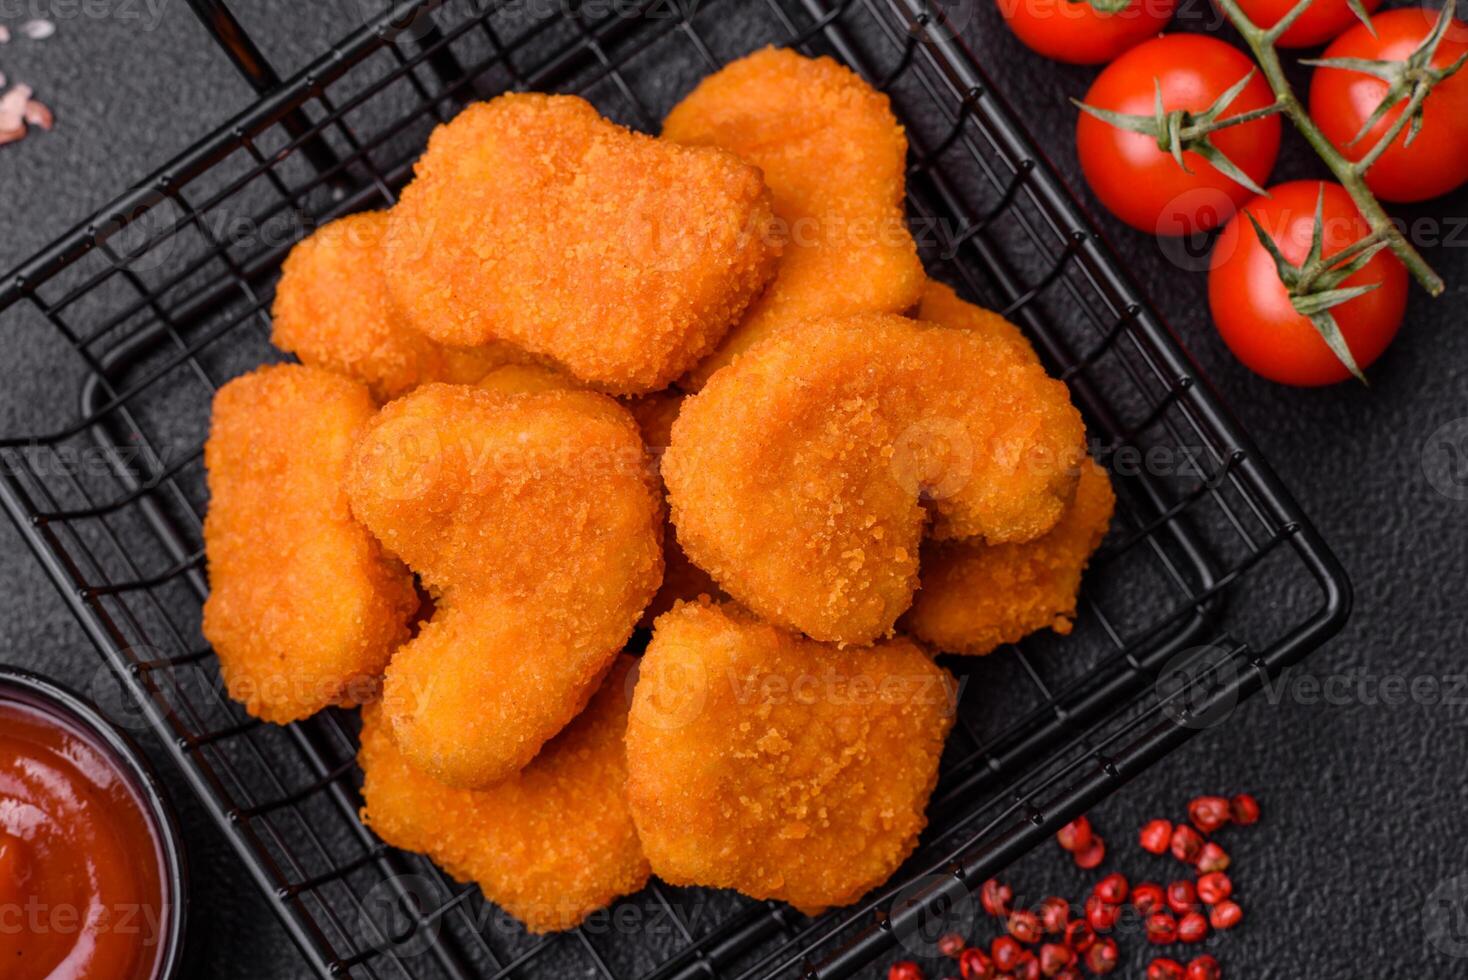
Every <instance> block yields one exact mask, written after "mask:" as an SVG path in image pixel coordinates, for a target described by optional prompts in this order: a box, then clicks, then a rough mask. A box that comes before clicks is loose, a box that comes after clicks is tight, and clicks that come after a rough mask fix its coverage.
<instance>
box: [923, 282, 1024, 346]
mask: <svg viewBox="0 0 1468 980" xmlns="http://www.w3.org/2000/svg"><path fill="white" fill-rule="evenodd" d="M913 316H914V317H915V318H916V319H918V320H925V321H927V322H928V323H936V324H938V325H939V326H944V327H952V328H953V329H955V330H969V331H972V332H974V333H980V334H983V335H985V336H986V337H989V338H991V339H993V340H997V341H999V342H1001V343H1003V344H1005V345H1006V346H1007V347H1009V348H1010V351H1011V353H1012V354H1013V356H1014V357H1015V358H1017V359H1018V360H1021V361H1028V362H1033V363H1035V364H1039V363H1040V358H1039V355H1037V354H1036V353H1035V348H1034V347H1033V346H1031V344H1030V341H1029V338H1027V337H1026V336H1025V335H1024V333H1022V332H1021V331H1020V329H1019V327H1017V326H1015V325H1014V324H1013V323H1010V322H1009V321H1008V320H1006V319H1004V317H1002V316H1000V315H999V314H998V313H995V312H994V311H993V310H986V309H985V308H984V307H982V306H975V305H974V304H973V303H967V302H964V301H963V300H961V299H959V298H958V294H957V293H955V292H954V291H953V289H952V288H951V287H949V286H946V285H944V284H943V283H941V282H938V281H937V280H936V279H930V280H928V282H927V284H926V285H925V286H923V298H922V300H921V301H920V302H919V303H918V308H917V312H916V313H914V314H913Z"/></svg>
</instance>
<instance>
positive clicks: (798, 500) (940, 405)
mask: <svg viewBox="0 0 1468 980" xmlns="http://www.w3.org/2000/svg"><path fill="white" fill-rule="evenodd" d="M1084 441H1085V428H1084V425H1083V424H1082V422H1081V418H1080V415H1079V413H1077V412H1076V410H1075V409H1074V408H1072V407H1071V404H1070V398H1069V395H1068V393H1067V391H1066V388H1065V386H1064V385H1063V384H1061V383H1060V382H1058V381H1052V380H1050V379H1049V378H1047V377H1046V376H1045V372H1044V370H1043V369H1042V368H1041V367H1040V366H1039V365H1037V364H1035V363H1033V362H1027V361H1023V360H1021V359H1020V358H1018V357H1016V356H1014V354H1013V353H1012V351H1011V350H1010V349H1009V348H1008V347H1007V346H1006V345H1005V344H1004V343H1002V342H1000V341H997V340H994V339H993V338H990V337H987V336H985V335H983V334H981V333H973V332H969V331H963V330H953V329H949V328H945V327H940V326H935V325H932V324H924V323H918V322H916V321H913V320H907V319H904V318H902V317H897V316H888V315H876V314H873V315H866V316H855V317H846V318H837V319H829V320H819V321H814V320H813V321H810V322H808V323H806V324H803V325H802V326H801V327H800V328H799V329H798V330H787V331H782V332H780V333H778V334H777V335H775V336H774V337H771V338H768V339H767V340H765V341H764V342H763V343H761V344H760V345H758V346H756V347H754V348H752V349H751V350H749V351H748V352H747V353H745V354H744V355H742V356H741V357H740V358H739V359H738V360H737V361H736V362H735V363H734V364H732V365H730V367H729V369H728V370H726V371H720V372H718V373H717V374H716V375H715V376H714V377H713V378H711V379H710V380H709V383H708V385H707V386H706V387H705V388H704V389H703V391H701V392H699V393H698V394H697V395H693V396H690V397H689V398H688V399H687V400H686V401H685V402H684V403H683V408H682V411H681V412H680V413H679V415H678V420H677V421H676V422H675V423H674V424H673V437H672V445H671V447H670V448H669V449H668V452H667V455H666V456H664V458H663V466H662V474H663V479H664V481H665V482H666V484H667V486H668V499H669V502H670V505H671V509H672V521H673V525H674V526H675V527H676V528H677V531H678V543H679V544H680V545H682V547H683V549H684V550H685V551H686V552H687V553H688V556H689V557H690V558H691V559H693V561H694V562H695V563H696V564H698V565H699V566H700V567H702V568H704V569H706V570H707V571H708V572H709V573H710V574H711V575H712V576H713V577H714V580H715V581H717V582H718V583H719V584H720V585H721V586H722V587H723V588H724V589H725V590H726V591H727V592H728V593H729V594H730V595H731V596H733V597H734V598H736V599H738V600H739V601H740V602H742V603H744V604H745V605H747V606H749V608H750V609H752V610H754V611H755V612H757V613H758V614H759V615H761V616H763V617H764V618H766V619H768V620H770V621H771V622H774V623H778V624H780V625H784V626H790V627H793V628H795V629H799V630H801V631H803V632H805V633H807V634H809V635H810V636H812V637H814V638H816V639H818V640H827V641H835V642H841V643H868V642H870V641H872V640H873V639H875V638H876V637H879V636H882V635H884V634H886V633H887V632H889V631H890V630H891V628H892V624H893V623H895V622H896V620H897V617H898V616H899V615H900V614H901V613H902V612H903V611H904V610H906V609H907V607H908V605H909V604H910V603H911V601H912V592H913V589H914V588H915V587H916V586H917V573H918V549H919V545H920V543H921V540H922V538H923V536H924V534H925V533H927V534H929V535H931V536H933V537H937V538H944V539H946V538H972V537H978V538H982V539H984V540H987V541H990V542H1003V541H1026V540H1033V539H1034V538H1037V537H1039V536H1040V535H1042V534H1044V533H1045V532H1047V531H1049V530H1050V529H1051V528H1052V527H1054V526H1055V523H1056V522H1057V521H1058V520H1059V519H1060V515H1061V513H1062V512H1063V511H1064V510H1065V507H1066V506H1067V505H1068V504H1069V503H1070V499H1071V496H1072V494H1073V493H1074V490H1075V483H1076V479H1077V477H1078V469H1079V466H1080V462H1081V459H1082V457H1083V455H1084V451H1085V446H1084Z"/></svg>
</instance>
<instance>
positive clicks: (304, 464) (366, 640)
mask: <svg viewBox="0 0 1468 980" xmlns="http://www.w3.org/2000/svg"><path fill="white" fill-rule="evenodd" d="M376 410H377V409H376V406H375V405H374V404H373V403H372V398H371V396H370V395H369V394H368V393H367V389H366V388H365V387H363V386H362V385H361V384H359V383H357V382H355V381H352V380H350V379H348V378H344V377H341V376H340V375H337V374H332V373H330V372H328V371H322V370H320V369H318V368H312V367H303V366H301V365H298V364H278V365H273V366H270V367H263V368H260V369H259V370H257V371H255V372H253V373H251V374H247V375H244V376H243V377H239V378H235V379H234V380H233V381H231V382H229V383H228V384H226V385H225V386H224V387H222V388H220V389H219V393H218V394H216V395H215V396H214V409H213V418H212V420H211V423H210V429H209V439H208V441H207V442H206V443H205V444H204V468H205V470H206V471H207V475H208V483H209V513H208V514H207V515H206V516H205V518H204V552H205V554H206V555H207V557H208V560H209V587H210V588H209V598H208V599H207V600H206V601H205V602H204V623H203V629H204V637H205V638H206V639H207V640H208V641H209V642H210V643H211V644H213V646H214V651H215V652H216V653H217V654H218V655H219V669H220V672H221V673H222V674H223V676H224V682H225V686H226V688H227V689H228V691H229V694H230V697H232V698H234V699H235V700H236V701H240V702H242V703H243V704H244V705H245V708H246V710H248V711H249V712H250V714H252V715H254V716H256V717H258V718H263V719H264V720H266V721H271V722H278V723H281V724H284V723H286V722H291V721H295V720H297V719H299V718H305V717H308V716H310V715H312V714H315V713H316V712H317V711H319V710H321V709H322V708H325V707H327V706H328V705H333V704H348V705H350V704H356V703H358V702H359V701H361V700H363V699H364V698H369V697H372V696H374V695H375V693H376V679H377V677H378V675H380V674H381V673H382V670H383V668H384V667H386V666H387V662H388V658H389V656H391V654H392V652H393V650H394V649H395V648H396V647H397V646H398V645H399V644H401V643H402V642H403V641H405V640H406V639H407V638H408V623H409V621H410V619H411V617H412V616H413V614H414V612H415V611H416V610H417V608H418V597H417V594H416V593H415V591H414V589H413V578H412V576H411V575H410V574H409V573H408V570H407V569H406V568H404V567H403V566H402V565H401V564H400V563H399V562H397V561H395V560H393V559H391V558H389V557H387V556H385V555H384V554H383V552H382V548H381V547H380V546H379V545H378V543H377V541H376V540H375V539H374V538H373V537H372V535H371V534H369V533H368V532H367V529H366V528H364V527H362V526H361V525H360V524H358V523H357V522H356V521H355V520H353V518H352V515H351V511H350V510H349V509H348V506H347V495H346V491H345V490H344V489H343V485H342V481H343V477H344V476H345V474H346V470H347V461H348V458H349V456H350V454H351V451H352V447H353V445H354V444H355V443H356V441H357V438H358V436H359V435H360V434H361V433H362V432H363V431H364V430H365V429H366V428H367V424H368V422H369V421H370V420H371V418H372V414H373V412H375V411H376Z"/></svg>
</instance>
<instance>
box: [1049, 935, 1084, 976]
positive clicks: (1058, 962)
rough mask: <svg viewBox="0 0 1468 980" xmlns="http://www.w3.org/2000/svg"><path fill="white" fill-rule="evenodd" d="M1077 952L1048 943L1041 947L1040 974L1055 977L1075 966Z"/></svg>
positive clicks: (1067, 947) (1057, 944)
mask: <svg viewBox="0 0 1468 980" xmlns="http://www.w3.org/2000/svg"><path fill="white" fill-rule="evenodd" d="M1075 961H1076V954H1075V950H1073V949H1071V948H1070V947H1069V946H1062V945H1060V944H1059V943H1046V944H1045V945H1043V946H1041V947H1040V972H1041V973H1043V974H1044V975H1045V976H1047V977H1053V976H1055V975H1056V974H1057V973H1059V972H1060V971H1061V970H1064V969H1065V968H1066V967H1068V966H1074V965H1075Z"/></svg>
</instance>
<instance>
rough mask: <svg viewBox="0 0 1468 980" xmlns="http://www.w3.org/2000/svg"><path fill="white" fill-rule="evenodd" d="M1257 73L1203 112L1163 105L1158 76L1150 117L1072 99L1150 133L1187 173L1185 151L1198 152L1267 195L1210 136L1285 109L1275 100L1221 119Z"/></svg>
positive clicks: (1111, 121)
mask: <svg viewBox="0 0 1468 980" xmlns="http://www.w3.org/2000/svg"><path fill="white" fill-rule="evenodd" d="M1254 73H1255V69H1250V70H1249V72H1248V74H1246V75H1244V77H1243V78H1240V79H1239V80H1238V81H1237V82H1235V83H1234V84H1233V85H1230V86H1229V87H1228V88H1227V89H1226V90H1225V91H1223V92H1222V93H1220V94H1219V96H1218V98H1216V99H1214V100H1213V104H1212V105H1210V106H1209V107H1208V108H1207V109H1204V110H1203V111H1202V112H1189V111H1188V110H1186V109H1171V110H1168V109H1165V108H1163V105H1162V81H1161V79H1159V78H1157V77H1156V76H1153V78H1152V86H1153V89H1152V90H1153V93H1154V94H1153V112H1152V115H1150V116H1144V115H1139V114H1133V113H1129V112H1116V111H1115V110H1112V109H1101V108H1098V107H1096V106H1093V105H1088V104H1086V103H1085V102H1082V101H1080V100H1079V99H1071V102H1073V103H1074V104H1075V106H1076V108H1078V109H1080V110H1081V111H1082V112H1085V113H1089V114H1090V115H1092V116H1095V117H1096V118H1097V119H1099V120H1101V121H1102V122H1104V123H1106V124H1108V125H1111V126H1115V127H1116V128H1117V129H1122V130H1125V131H1127V132H1129V133H1140V134H1141V135H1143V136H1150V137H1151V138H1153V139H1155V140H1156V141H1157V148H1158V149H1160V150H1161V151H1162V152H1164V153H1168V154H1171V155H1172V158H1173V160H1175V161H1177V165H1178V166H1179V167H1180V168H1182V171H1183V172H1184V173H1192V171H1191V170H1189V169H1188V165H1187V163H1186V162H1185V161H1184V160H1183V154H1184V153H1196V154H1198V156H1200V157H1202V158H1203V159H1204V160H1207V161H1208V163H1209V164H1210V165H1212V167H1213V168H1214V169H1215V170H1217V171H1218V172H1219V173H1221V174H1223V175H1224V176H1225V177H1227V178H1228V179H1229V180H1232V181H1233V182H1234V183H1236V184H1239V185H1240V186H1242V187H1245V188H1248V189H1249V190H1250V191H1252V192H1253V193H1255V194H1259V195H1263V196H1265V197H1267V196H1268V194H1267V193H1266V192H1265V190H1264V188H1262V187H1260V186H1259V185H1258V184H1257V183H1255V182H1254V180H1253V178H1251V177H1250V176H1249V175H1248V174H1246V173H1245V172H1244V171H1243V170H1242V169H1240V167H1239V166H1238V164H1236V163H1234V162H1233V161H1232V160H1230V159H1229V158H1228V155H1227V154H1225V153H1224V152H1223V151H1221V150H1219V149H1218V147H1216V146H1214V145H1213V142H1212V140H1210V139H1209V136H1210V135H1211V134H1212V133H1216V132H1217V131H1218V130H1220V129H1227V128H1229V127H1230V126H1240V125H1243V124H1244V123H1248V122H1253V121H1254V120H1256V119H1263V118H1264V117H1265V116H1272V115H1275V114H1277V113H1279V112H1282V111H1283V110H1284V106H1283V105H1282V104H1281V103H1279V102H1275V103H1274V104H1273V105H1267V106H1264V107H1263V108H1260V109H1251V110H1249V111H1248V112H1241V113H1239V114H1238V115H1235V116H1229V117H1228V118H1227V119H1219V118H1218V117H1219V116H1220V115H1222V114H1223V113H1224V112H1225V111H1226V110H1227V109H1228V107H1229V106H1230V105H1232V104H1233V101H1234V100H1235V99H1237V98H1238V97H1239V95H1240V93H1242V92H1243V91H1244V89H1245V88H1246V87H1248V84H1249V82H1250V81H1251V80H1252V79H1253V77H1254Z"/></svg>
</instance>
